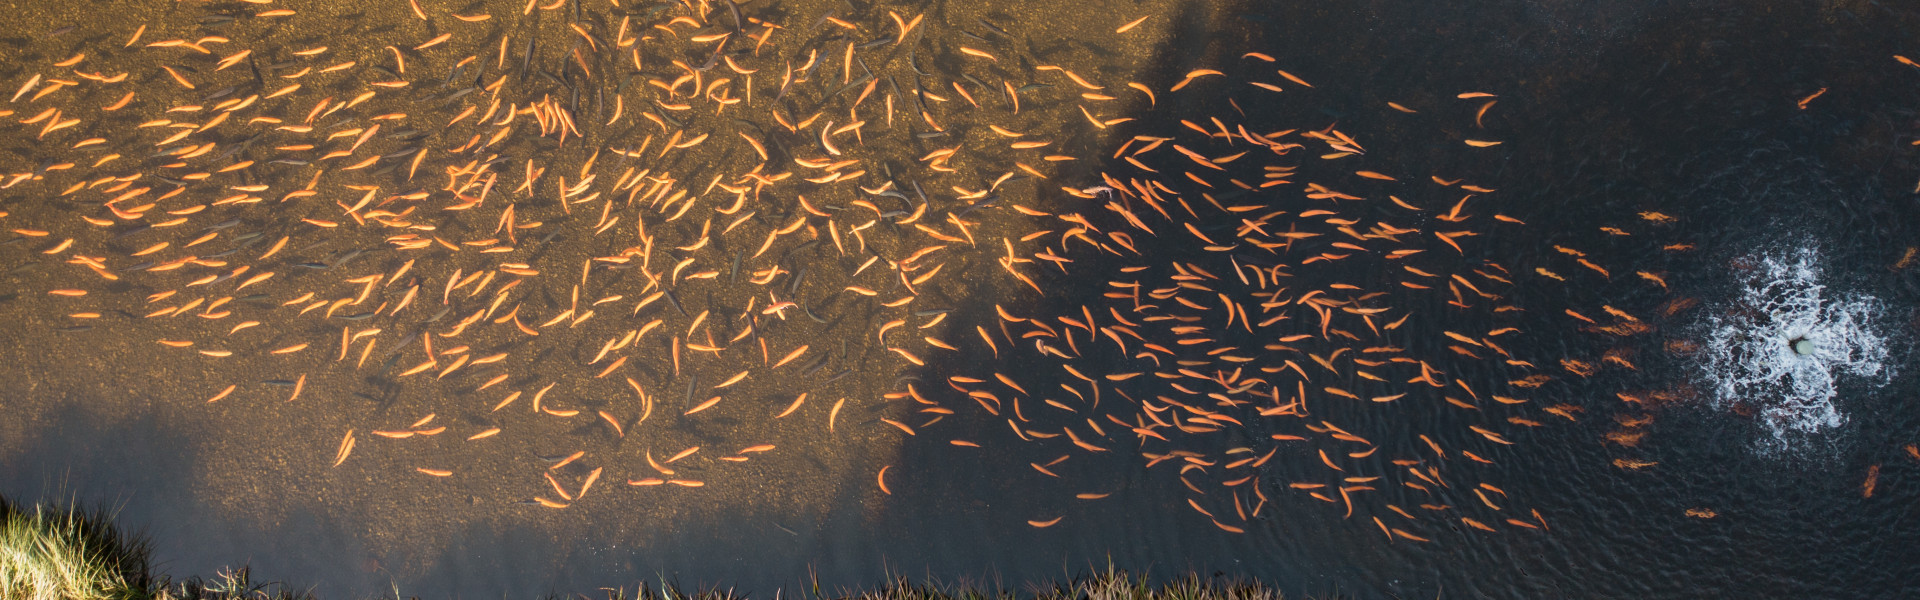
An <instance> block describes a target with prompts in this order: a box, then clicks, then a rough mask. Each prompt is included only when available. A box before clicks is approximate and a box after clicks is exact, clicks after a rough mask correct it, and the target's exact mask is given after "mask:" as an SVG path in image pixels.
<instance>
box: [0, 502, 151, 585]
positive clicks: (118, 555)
mask: <svg viewBox="0 0 1920 600" xmlns="http://www.w3.org/2000/svg"><path fill="white" fill-rule="evenodd" d="M0 512H3V513H4V514H5V521H4V523H0V598H8V599H11V600H115V599H119V598H139V597H144V596H145V592H146V579H147V577H146V568H147V551H146V547H145V544H143V543H141V542H140V541H139V540H134V539H129V538H126V537H124V536H123V535H122V534H121V533H120V532H119V531H118V530H116V529H115V528H114V527H113V526H112V525H111V524H109V523H108V520H107V519H106V515H104V514H97V513H96V514H86V513H83V512H81V511H79V510H74V509H65V510H63V509H56V508H52V507H48V506H41V505H36V506H34V507H33V509H32V510H20V509H17V508H15V507H14V506H12V505H10V504H6V503H5V502H4V501H0Z"/></svg>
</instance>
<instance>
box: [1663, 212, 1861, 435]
mask: <svg viewBox="0 0 1920 600" xmlns="http://www.w3.org/2000/svg"><path fill="white" fill-rule="evenodd" d="M1749 262H1751V263H1752V265H1753V268H1752V270H1751V273H1750V277H1748V279H1747V280H1746V281H1744V282H1743V283H1742V289H1741V290H1740V296H1739V298H1738V299H1737V300H1736V302H1735V303H1733V304H1732V307H1733V309H1732V310H1727V311H1722V312H1721V314H1717V315H1713V316H1709V317H1708V318H1707V329H1708V332H1707V335H1706V344H1705V345H1704V348H1703V352H1702V353H1701V357H1702V361H1701V363H1700V375H1701V377H1702V378H1703V379H1704V380H1705V381H1706V382H1707V383H1708V384H1709V387H1710V389H1711V390H1712V394H1713V400H1714V402H1715V403H1716V404H1717V405H1719V406H1722V407H1727V406H1732V405H1733V404H1735V403H1742V404H1746V405H1749V406H1752V407H1754V408H1755V409H1756V411H1757V415H1758V416H1759V417H1760V421H1761V423H1762V425H1763V426H1764V427H1766V428H1767V430H1768V431H1769V432H1770V433H1771V434H1772V436H1771V438H1770V441H1763V442H1762V445H1763V446H1767V447H1770V448H1773V449H1786V448H1787V447H1788V446H1790V445H1792V443H1793V440H1795V439H1796V438H1802V437H1805V436H1809V435H1813V434H1818V433H1821V432H1823V431H1826V430H1829V429H1833V428H1835V427H1839V426H1840V425H1842V424H1845V423H1846V420H1847V419H1846V415H1845V414H1844V413H1842V412H1841V411H1840V408H1839V407H1838V406H1837V405H1835V403H1834V398H1835V396H1836V395H1837V394H1838V391H1839V383H1840V381H1841V377H1842V376H1845V377H1851V378H1856V379H1861V380H1864V381H1866V382H1867V383H1870V384H1872V385H1875V386H1879V385H1885V384H1886V383H1887V382H1888V381H1889V380H1891V379H1892V377H1893V368H1892V366H1891V365H1890V364H1888V360H1887V357H1888V350H1887V345H1886V337H1885V336H1884V335H1883V334H1882V333H1881V331H1880V330H1879V327H1878V325H1877V323H1876V321H1877V320H1878V318H1879V316H1880V314H1881V313H1882V312H1883V310H1884V305H1883V304H1882V303H1881V301H1880V300H1879V299H1877V298H1874V297H1872V296H1869V295H1865V294H1859V293H1842V294H1838V295H1837V297H1830V295H1829V294H1828V293H1827V288H1826V285H1825V284H1824V283H1822V281H1823V279H1822V275H1823V269H1822V266H1821V256H1820V253H1819V252H1818V251H1817V250H1814V249H1810V248H1809V249H1802V250H1799V251H1797V252H1795V253H1793V254H1791V255H1779V254H1770V255H1766V256H1761V257H1759V258H1756V259H1753V260H1751V261H1749Z"/></svg>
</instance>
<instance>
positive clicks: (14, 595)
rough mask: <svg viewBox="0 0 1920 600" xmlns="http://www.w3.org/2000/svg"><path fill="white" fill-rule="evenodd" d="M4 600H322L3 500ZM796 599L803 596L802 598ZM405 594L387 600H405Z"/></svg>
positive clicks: (1091, 597) (1228, 596)
mask: <svg viewBox="0 0 1920 600" xmlns="http://www.w3.org/2000/svg"><path fill="white" fill-rule="evenodd" d="M0 516H4V523H0V599H4V600H243V599H244V600H317V599H316V598H315V597H314V596H313V595H312V593H310V592H305V591H296V590H293V589H291V588H289V587H288V586H286V585H284V584H280V583H255V582H254V581H253V580H252V577H251V573H250V571H249V570H248V569H247V568H245V567H241V568H239V569H228V570H225V571H222V572H221V573H219V574H217V575H215V576H214V577H212V578H200V577H193V578H190V579H187V580H184V581H181V582H174V581H172V580H171V579H170V578H168V577H166V576H164V575H154V574H153V573H152V571H151V562H150V561H149V552H148V546H147V544H146V542H145V541H144V540H142V539H140V538H139V537H137V536H131V535H128V534H126V533H124V532H122V531H120V530H119V529H117V528H116V527H114V526H113V523H112V520H111V518H110V515H107V514H106V513H104V512H84V511H80V510H77V509H71V508H57V507H50V506H45V505H35V506H33V507H32V509H30V510H29V509H23V508H20V507H16V506H14V505H12V504H10V503H8V502H6V501H5V500H4V499H0ZM796 592H797V593H796ZM400 597H401V596H400V595H399V593H398V592H397V590H396V592H395V593H394V594H392V595H390V596H386V598H390V599H391V598H400ZM548 598H549V600H748V599H747V597H746V596H745V595H742V594H738V593H735V592H734V591H733V590H732V589H719V588H710V589H705V590H697V591H693V592H688V591H683V590H681V589H680V588H679V586H676V585H673V584H671V583H667V582H664V581H663V582H662V583H661V585H660V586H659V587H654V586H652V585H648V584H641V585H639V586H637V587H635V588H633V589H631V590H629V589H626V588H618V589H615V588H602V589H600V590H598V591H596V592H595V593H593V594H583V593H573V594H567V595H550V596H548ZM786 598H791V599H792V600H1282V598H1283V596H1282V595H1281V593H1280V592H1279V591H1277V590H1275V589H1273V588H1271V587H1267V586H1265V585H1263V584H1260V583H1256V582H1250V581H1244V580H1223V579H1219V578H1202V577H1200V576H1199V575H1196V574H1192V573H1189V574H1187V575H1185V576H1183V577H1179V578H1176V579H1174V580H1172V581H1168V582H1166V583H1163V584H1160V585H1153V584H1151V583H1150V582H1149V581H1148V580H1147V578H1146V577H1145V576H1136V575H1130V574H1128V573H1127V572H1126V571H1119V570H1116V569H1114V568H1113V566H1112V565H1108V566H1107V569H1106V571H1105V572H1099V571H1095V572H1092V573H1090V574H1086V575H1081V576H1079V577H1076V578H1074V579H1071V580H1069V581H1066V582H1064V583H1029V584H1026V585H1025V587H1024V589H1020V590H1009V589H999V588H995V589H991V590H989V589H983V588H980V587H977V586H966V585H943V584H940V583H939V582H937V581H935V580H931V579H929V580H926V581H922V582H918V583H916V582H914V581H913V580H912V579H909V578H907V577H904V576H895V577H892V578H891V579H890V580H889V581H888V584H887V585H886V586H884V587H879V588H874V589H868V590H842V591H838V592H829V591H823V590H822V589H821V588H820V585H819V582H817V581H815V582H813V584H812V585H811V587H810V588H808V589H804V590H797V591H795V590H783V591H781V592H780V595H779V596H776V597H772V598H768V597H763V598H761V599H760V600H783V599H786Z"/></svg>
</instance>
